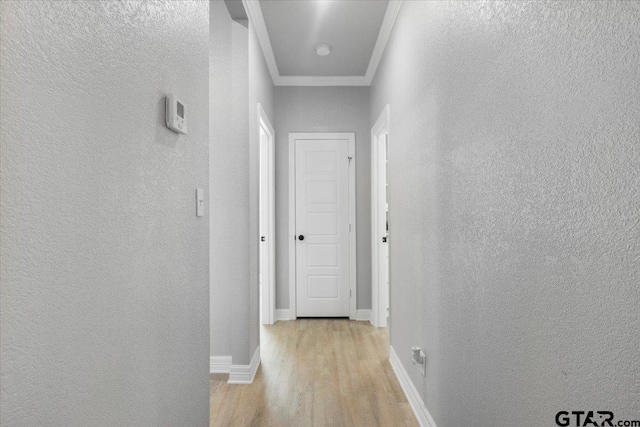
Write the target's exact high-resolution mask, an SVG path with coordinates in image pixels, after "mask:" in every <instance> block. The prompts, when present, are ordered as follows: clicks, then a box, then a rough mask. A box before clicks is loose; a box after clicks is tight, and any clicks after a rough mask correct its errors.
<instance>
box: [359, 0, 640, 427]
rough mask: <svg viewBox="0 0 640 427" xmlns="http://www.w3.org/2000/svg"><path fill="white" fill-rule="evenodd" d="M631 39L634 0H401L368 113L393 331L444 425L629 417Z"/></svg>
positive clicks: (639, 63) (637, 152) (637, 128)
mask: <svg viewBox="0 0 640 427" xmlns="http://www.w3.org/2000/svg"><path fill="white" fill-rule="evenodd" d="M639 52H640V3H639V2H591V1H589V2H581V3H577V2H455V1H452V2H417V1H407V2H404V3H403V5H402V8H401V11H400V14H399V16H398V21H397V23H396V25H395V28H394V30H393V33H392V36H391V39H390V42H389V45H388V46H387V49H386V52H385V55H384V58H383V60H382V63H381V66H380V68H379V70H378V73H377V76H376V78H375V80H374V84H373V87H372V98H371V99H372V110H371V120H375V119H376V118H377V117H378V115H379V114H380V112H381V111H382V109H383V107H384V105H385V104H387V103H389V104H390V105H391V133H390V153H389V157H390V160H389V161H390V178H389V179H390V187H391V191H390V195H391V206H390V215H391V222H390V225H391V230H390V234H391V236H393V238H392V239H391V243H390V245H391V264H392V272H391V343H392V345H393V347H394V348H395V350H396V351H397V352H398V354H399V356H400V358H401V360H402V363H403V364H404V366H405V368H406V369H407V371H408V372H409V373H410V375H411V379H412V381H413V383H414V384H415V385H416V387H417V388H418V390H419V391H420V393H421V395H422V398H423V399H424V401H425V403H426V406H427V408H428V409H429V411H430V412H431V414H432V415H433V417H434V419H435V421H436V423H437V425H438V426H440V427H446V426H465V425H474V426H505V427H507V426H509V427H511V426H540V425H555V423H554V415H555V413H556V412H557V411H559V410H562V409H569V410H581V409H582V410H611V411H614V412H615V414H616V417H617V419H624V418H627V419H637V418H638V414H639V413H640V381H639V374H640V373H639V371H638V367H639V366H640V356H639V355H640V353H639V352H638V349H639V348H640V319H639V313H640V312H639V311H638V306H639V305H640V288H639V286H638V283H639V282H640V243H639V242H640V193H639V188H640V186H639V183H640V142H639V141H640V122H639V121H638V118H639V117H640V80H639V79H638V70H640V54H639ZM413 345H418V346H421V347H423V348H424V349H425V351H426V355H427V361H428V362H427V364H428V365H427V366H428V367H427V377H426V378H423V377H422V376H421V374H420V373H419V369H418V368H417V367H415V366H414V365H412V364H411V362H410V347H411V346H413Z"/></svg>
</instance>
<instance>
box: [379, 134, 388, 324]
mask: <svg viewBox="0 0 640 427" xmlns="http://www.w3.org/2000/svg"><path fill="white" fill-rule="evenodd" d="M381 140H382V144H383V147H381V148H382V149H383V150H382V152H383V153H384V164H383V165H382V168H381V169H382V174H383V177H382V181H383V183H384V185H383V188H382V190H383V194H384V196H383V198H384V223H383V230H382V235H383V236H384V238H383V239H382V246H383V248H384V249H383V253H384V255H383V260H382V269H383V273H382V274H383V276H382V277H383V278H384V295H385V299H384V307H385V314H386V319H385V321H384V324H385V325H389V291H390V289H389V277H390V274H389V179H388V177H389V157H388V154H389V144H388V140H387V135H386V134H385V135H382V137H381Z"/></svg>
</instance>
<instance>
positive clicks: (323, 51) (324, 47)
mask: <svg viewBox="0 0 640 427" xmlns="http://www.w3.org/2000/svg"><path fill="white" fill-rule="evenodd" d="M330 53H331V46H329V45H328V44H326V43H320V44H319V45H317V46H316V55H318V56H327V55H329V54H330Z"/></svg>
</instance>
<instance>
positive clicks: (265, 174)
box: [258, 104, 276, 325]
mask: <svg viewBox="0 0 640 427" xmlns="http://www.w3.org/2000/svg"><path fill="white" fill-rule="evenodd" d="M258 131H259V132H260V138H259V143H260V161H259V164H260V172H259V176H260V184H259V190H258V191H259V199H260V202H259V234H260V250H259V270H260V272H259V284H260V291H259V294H260V304H259V306H260V323H262V324H263V325H272V324H273V323H275V321H276V290H275V283H276V280H275V275H276V269H275V157H274V137H275V132H274V130H273V126H271V123H270V122H269V119H268V118H267V115H266V113H265V112H264V109H263V108H262V106H261V105H260V104H258Z"/></svg>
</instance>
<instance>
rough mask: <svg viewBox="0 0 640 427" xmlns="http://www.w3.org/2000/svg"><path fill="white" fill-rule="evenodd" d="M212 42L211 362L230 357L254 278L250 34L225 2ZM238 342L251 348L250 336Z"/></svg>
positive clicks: (213, 20)
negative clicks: (236, 316) (241, 304)
mask: <svg viewBox="0 0 640 427" xmlns="http://www.w3.org/2000/svg"><path fill="white" fill-rule="evenodd" d="M209 37H210V45H209V49H210V53H209V74H210V76H209V82H210V83H209V103H210V118H209V123H210V129H211V132H210V141H211V143H210V148H209V166H210V172H209V173H210V178H211V180H210V196H209V197H210V199H209V200H211V201H212V203H211V212H210V224H211V229H213V230H214V232H213V233H211V236H210V248H211V253H210V269H211V291H210V322H211V327H210V329H211V342H210V347H211V355H212V356H231V355H232V354H233V341H234V331H232V323H231V319H232V318H233V313H234V309H236V308H238V306H237V304H235V305H234V301H240V300H241V298H242V295H241V292H242V286H241V284H247V283H248V277H249V272H248V270H247V260H248V252H247V239H248V238H249V237H248V234H247V221H248V203H247V200H248V184H247V176H248V173H249V172H248V150H247V147H246V144H243V141H246V139H244V138H246V136H247V132H248V131H247V120H248V112H247V111H246V108H245V107H246V102H248V73H247V47H246V43H247V40H246V28H245V27H243V26H242V25H241V24H239V23H237V22H234V21H232V20H231V18H230V16H229V13H228V12H227V8H226V7H225V4H224V2H221V1H211V2H210V33H209ZM222 254H224V255H222ZM245 310H246V307H245ZM245 314H246V316H245V318H244V319H242V320H244V322H248V311H246V312H245ZM237 323H238V322H237ZM245 324H247V325H248V323H245ZM245 329H246V327H245ZM236 338H238V339H239V340H242V339H243V338H244V340H245V342H248V335H247V333H246V332H245V333H244V335H243V334H240V336H237V334H236ZM239 351H240V352H241V353H246V350H245V351H244V352H242V351H241V350H239Z"/></svg>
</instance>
